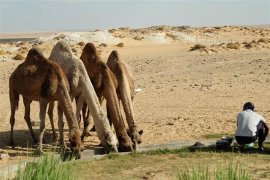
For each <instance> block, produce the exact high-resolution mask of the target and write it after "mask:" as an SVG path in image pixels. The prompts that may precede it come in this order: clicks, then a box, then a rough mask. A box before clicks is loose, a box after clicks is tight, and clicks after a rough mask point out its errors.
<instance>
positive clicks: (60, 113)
mask: <svg viewBox="0 0 270 180" xmlns="http://www.w3.org/2000/svg"><path fill="white" fill-rule="evenodd" d="M57 113H58V130H59V142H60V147H61V149H62V150H64V151H65V150H66V149H67V147H66V143H65V140H64V120H63V110H62V108H61V106H60V103H59V102H58V106H57Z"/></svg>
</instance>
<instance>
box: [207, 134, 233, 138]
mask: <svg viewBox="0 0 270 180" xmlns="http://www.w3.org/2000/svg"><path fill="white" fill-rule="evenodd" d="M223 136H230V137H234V135H233V134H206V135H204V136H203V137H204V138H206V139H220V138H222V137H223Z"/></svg>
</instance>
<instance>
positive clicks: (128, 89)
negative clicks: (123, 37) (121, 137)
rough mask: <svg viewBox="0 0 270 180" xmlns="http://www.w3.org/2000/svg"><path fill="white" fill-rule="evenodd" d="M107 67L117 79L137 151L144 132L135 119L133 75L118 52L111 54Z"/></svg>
mask: <svg viewBox="0 0 270 180" xmlns="http://www.w3.org/2000/svg"><path fill="white" fill-rule="evenodd" d="M107 65H108V67H109V68H110V69H111V71H112V72H113V73H114V75H115V77H116V79H117V83H118V86H117V89H116V92H117V95H118V98H119V101H121V102H122V105H123V108H124V112H125V114H126V120H127V123H128V127H129V131H130V132H128V133H129V136H130V137H131V140H132V142H133V144H134V146H135V147H134V149H135V150H137V148H138V147H137V144H140V143H141V142H142V141H141V135H142V133H143V130H140V131H139V132H138V127H137V123H136V121H135V117H134V110H133V103H132V101H133V98H134V90H135V87H134V79H133V76H132V73H131V71H130V69H129V67H128V66H127V64H126V63H125V62H124V61H123V60H121V59H120V58H119V54H118V52H117V51H116V50H114V51H112V52H111V54H110V56H109V58H108V61H107Z"/></svg>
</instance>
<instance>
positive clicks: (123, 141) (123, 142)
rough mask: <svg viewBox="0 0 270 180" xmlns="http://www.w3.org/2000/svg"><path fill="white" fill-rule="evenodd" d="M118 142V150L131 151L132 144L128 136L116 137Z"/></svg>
mask: <svg viewBox="0 0 270 180" xmlns="http://www.w3.org/2000/svg"><path fill="white" fill-rule="evenodd" d="M118 142H119V151H120V152H131V151H133V150H134V149H133V145H132V142H131V140H130V138H129V137H128V136H127V137H123V136H122V137H118Z"/></svg>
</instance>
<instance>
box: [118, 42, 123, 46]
mask: <svg viewBox="0 0 270 180" xmlns="http://www.w3.org/2000/svg"><path fill="white" fill-rule="evenodd" d="M116 46H117V47H124V43H122V42H121V43H118V44H116Z"/></svg>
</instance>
